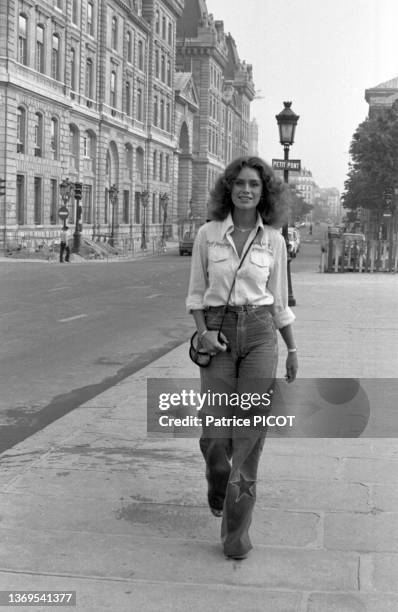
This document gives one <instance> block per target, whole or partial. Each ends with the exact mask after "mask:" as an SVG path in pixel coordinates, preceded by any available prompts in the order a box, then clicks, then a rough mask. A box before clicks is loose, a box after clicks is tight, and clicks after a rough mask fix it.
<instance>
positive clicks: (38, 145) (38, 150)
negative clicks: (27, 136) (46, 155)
mask: <svg viewBox="0 0 398 612" xmlns="http://www.w3.org/2000/svg"><path fill="white" fill-rule="evenodd" d="M35 157H43V115H42V114H41V113H36V114H35Z"/></svg>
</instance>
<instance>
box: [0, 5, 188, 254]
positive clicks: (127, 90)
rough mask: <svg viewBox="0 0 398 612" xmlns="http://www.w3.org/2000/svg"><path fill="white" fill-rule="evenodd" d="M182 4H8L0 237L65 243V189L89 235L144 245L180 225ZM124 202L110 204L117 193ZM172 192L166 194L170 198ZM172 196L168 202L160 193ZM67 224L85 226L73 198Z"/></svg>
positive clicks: (0, 74)
mask: <svg viewBox="0 0 398 612" xmlns="http://www.w3.org/2000/svg"><path fill="white" fill-rule="evenodd" d="M182 9H183V1H182V0H123V1H122V0H35V2H33V1H32V0H5V1H4V2H2V3H1V5H0V102H1V104H0V143H1V145H2V146H1V147H0V178H5V179H6V197H5V198H3V199H2V201H1V199H0V206H1V207H2V212H1V216H0V241H1V243H0V244H1V246H2V247H3V248H4V246H5V244H6V243H7V241H10V240H13V239H15V237H16V235H18V233H21V232H22V233H23V235H25V236H27V235H31V234H32V235H35V236H42V237H43V238H51V237H52V236H56V235H57V232H58V229H59V223H60V220H59V218H58V209H59V206H60V204H61V203H62V202H61V201H60V189H59V187H60V183H61V182H62V181H63V180H64V179H65V178H66V177H67V178H69V180H70V181H72V182H81V183H82V184H83V197H82V202H81V204H82V218H81V221H82V227H83V234H85V235H87V236H93V237H98V236H102V237H106V236H109V235H110V232H111V231H114V232H115V236H116V237H117V238H118V239H123V238H129V239H130V240H139V239H140V235H141V232H142V224H143V223H145V224H146V225H147V228H146V230H147V232H148V235H159V233H160V231H161V226H162V223H163V222H164V219H165V216H164V213H165V210H164V208H165V202H166V205H167V204H168V209H169V210H168V214H167V219H169V220H170V219H171V220H172V219H173V218H174V217H176V214H177V213H176V210H177V194H178V155H179V153H178V147H177V144H178V143H177V142H176V138H175V133H176V132H175V119H176V115H175V96H174V72H175V49H176V24H177V19H178V17H179V16H180V15H181V12H182ZM113 185H115V186H116V188H117V189H118V197H117V199H116V200H113V199H112V200H111V199H110V197H109V194H110V187H111V186H113ZM165 195H167V198H165V197H164V196H165ZM161 196H163V197H161ZM67 206H68V209H69V213H70V214H69V217H68V223H69V224H71V223H74V222H75V220H76V204H75V202H74V201H73V199H71V200H70V201H69V202H68V203H67Z"/></svg>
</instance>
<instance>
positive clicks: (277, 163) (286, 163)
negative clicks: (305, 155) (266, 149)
mask: <svg viewBox="0 0 398 612" xmlns="http://www.w3.org/2000/svg"><path fill="white" fill-rule="evenodd" d="M272 167H273V168H274V169H275V170H295V171H296V172H300V170H301V159H273V160H272Z"/></svg>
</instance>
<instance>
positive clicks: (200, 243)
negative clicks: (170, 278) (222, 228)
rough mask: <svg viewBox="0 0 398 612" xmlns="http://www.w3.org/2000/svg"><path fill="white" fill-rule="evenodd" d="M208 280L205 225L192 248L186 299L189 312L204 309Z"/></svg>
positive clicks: (200, 229)
mask: <svg viewBox="0 0 398 612" xmlns="http://www.w3.org/2000/svg"><path fill="white" fill-rule="evenodd" d="M207 287H208V280H207V238H206V231H205V226H202V227H201V228H199V231H198V233H197V235H196V238H195V241H194V244H193V248H192V261H191V275H190V278H189V288H188V295H187V298H186V300H185V304H186V309H187V312H188V313H190V312H191V311H192V310H203V308H204V295H205V292H206V289H207Z"/></svg>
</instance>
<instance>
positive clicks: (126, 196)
mask: <svg viewBox="0 0 398 612" xmlns="http://www.w3.org/2000/svg"><path fill="white" fill-rule="evenodd" d="M129 221H130V192H129V190H128V189H125V190H124V191H123V223H128V222H129Z"/></svg>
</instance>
